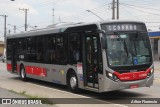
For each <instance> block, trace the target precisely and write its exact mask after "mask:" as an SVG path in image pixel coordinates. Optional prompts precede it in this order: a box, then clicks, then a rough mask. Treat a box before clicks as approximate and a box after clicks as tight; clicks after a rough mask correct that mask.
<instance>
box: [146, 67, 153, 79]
mask: <svg viewBox="0 0 160 107" xmlns="http://www.w3.org/2000/svg"><path fill="white" fill-rule="evenodd" d="M153 72H154V68H151V70H150V72H148V74H147V78H149V77H150V76H151V75H152V74H153Z"/></svg>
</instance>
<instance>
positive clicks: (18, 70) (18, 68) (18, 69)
mask: <svg viewBox="0 0 160 107" xmlns="http://www.w3.org/2000/svg"><path fill="white" fill-rule="evenodd" d="M17 72H20V65H18V64H17Z"/></svg>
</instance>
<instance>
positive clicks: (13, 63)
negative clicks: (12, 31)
mask: <svg viewBox="0 0 160 107" xmlns="http://www.w3.org/2000/svg"><path fill="white" fill-rule="evenodd" d="M16 56H17V55H16V43H15V42H14V41H13V42H12V53H11V64H12V72H15V71H16V70H17V61H16V60H17V59H16Z"/></svg>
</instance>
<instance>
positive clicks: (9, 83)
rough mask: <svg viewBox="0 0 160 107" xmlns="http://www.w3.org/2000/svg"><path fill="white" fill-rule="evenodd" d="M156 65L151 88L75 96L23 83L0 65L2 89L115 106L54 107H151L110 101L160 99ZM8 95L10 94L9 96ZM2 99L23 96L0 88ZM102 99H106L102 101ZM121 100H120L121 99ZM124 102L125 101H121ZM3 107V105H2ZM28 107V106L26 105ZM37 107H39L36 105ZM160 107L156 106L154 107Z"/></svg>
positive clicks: (49, 85)
mask: <svg viewBox="0 0 160 107" xmlns="http://www.w3.org/2000/svg"><path fill="white" fill-rule="evenodd" d="M154 64H155V80H154V85H153V86H152V87H150V88H146V87H144V88H137V89H133V90H122V91H114V92H107V93H103V94H98V93H94V92H90V91H84V90H82V91H81V93H80V94H78V95H77V94H73V93H70V92H68V90H67V87H65V86H61V85H56V84H52V83H48V82H42V81H37V80H30V81H28V82H23V81H21V80H20V78H19V76H16V75H13V74H10V73H8V72H6V67H5V64H4V63H0V87H3V88H5V89H8V90H14V91H17V92H22V91H25V92H26V93H27V94H31V95H38V96H41V97H46V98H98V100H93V101H94V102H98V103H100V102H102V103H104V102H105V103H113V104H107V105H106V104H98V105H96V104H92V105H91V104H89V105H88V104H80V105H77V104H76V105H74V104H67V105H63V104H57V105H52V106H59V107H66V106H67V107H74V106H76V107H78V106H79V107H81V106H85V107H90V106H92V107H93V106H94V107H97V106H98V107H99V106H103V107H106V106H107V107H108V106H109V107H119V106H121V107H122V106H123V107H126V106H129V107H135V106H136V107H150V106H151V105H142V104H140V105H137V104H136V105H133V104H115V103H114V102H115V100H111V99H109V98H110V97H111V96H114V97H121V98H128V97H130V98H160V93H159V90H160V62H154ZM7 93H8V94H7ZM0 96H2V97H0V98H4V96H5V97H7V96H9V97H12V96H13V97H16V98H18V97H19V98H21V97H23V96H19V95H16V94H14V93H11V92H9V91H7V90H4V89H1V88H0ZM102 97H104V98H106V99H105V100H104V99H101V98H102ZM119 100H120V99H119ZM120 101H123V100H120ZM0 106H2V105H0ZM26 106H27V105H26ZM34 106H35V107H39V106H36V105H34ZM40 106H49V105H40ZM155 106H157V107H159V105H154V107H155ZM30 107H33V105H30Z"/></svg>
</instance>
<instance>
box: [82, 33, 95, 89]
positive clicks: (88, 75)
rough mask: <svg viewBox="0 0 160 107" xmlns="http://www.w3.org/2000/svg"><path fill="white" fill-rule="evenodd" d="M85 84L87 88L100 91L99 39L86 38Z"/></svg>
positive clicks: (89, 36)
mask: <svg viewBox="0 0 160 107" xmlns="http://www.w3.org/2000/svg"><path fill="white" fill-rule="evenodd" d="M84 38H85V39H83V40H84V46H83V47H84V53H83V55H84V59H83V61H84V78H85V79H84V82H85V86H87V87H91V88H97V89H98V69H97V67H98V53H97V52H98V51H97V49H98V37H96V36H93V35H88V36H85V37H84Z"/></svg>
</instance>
